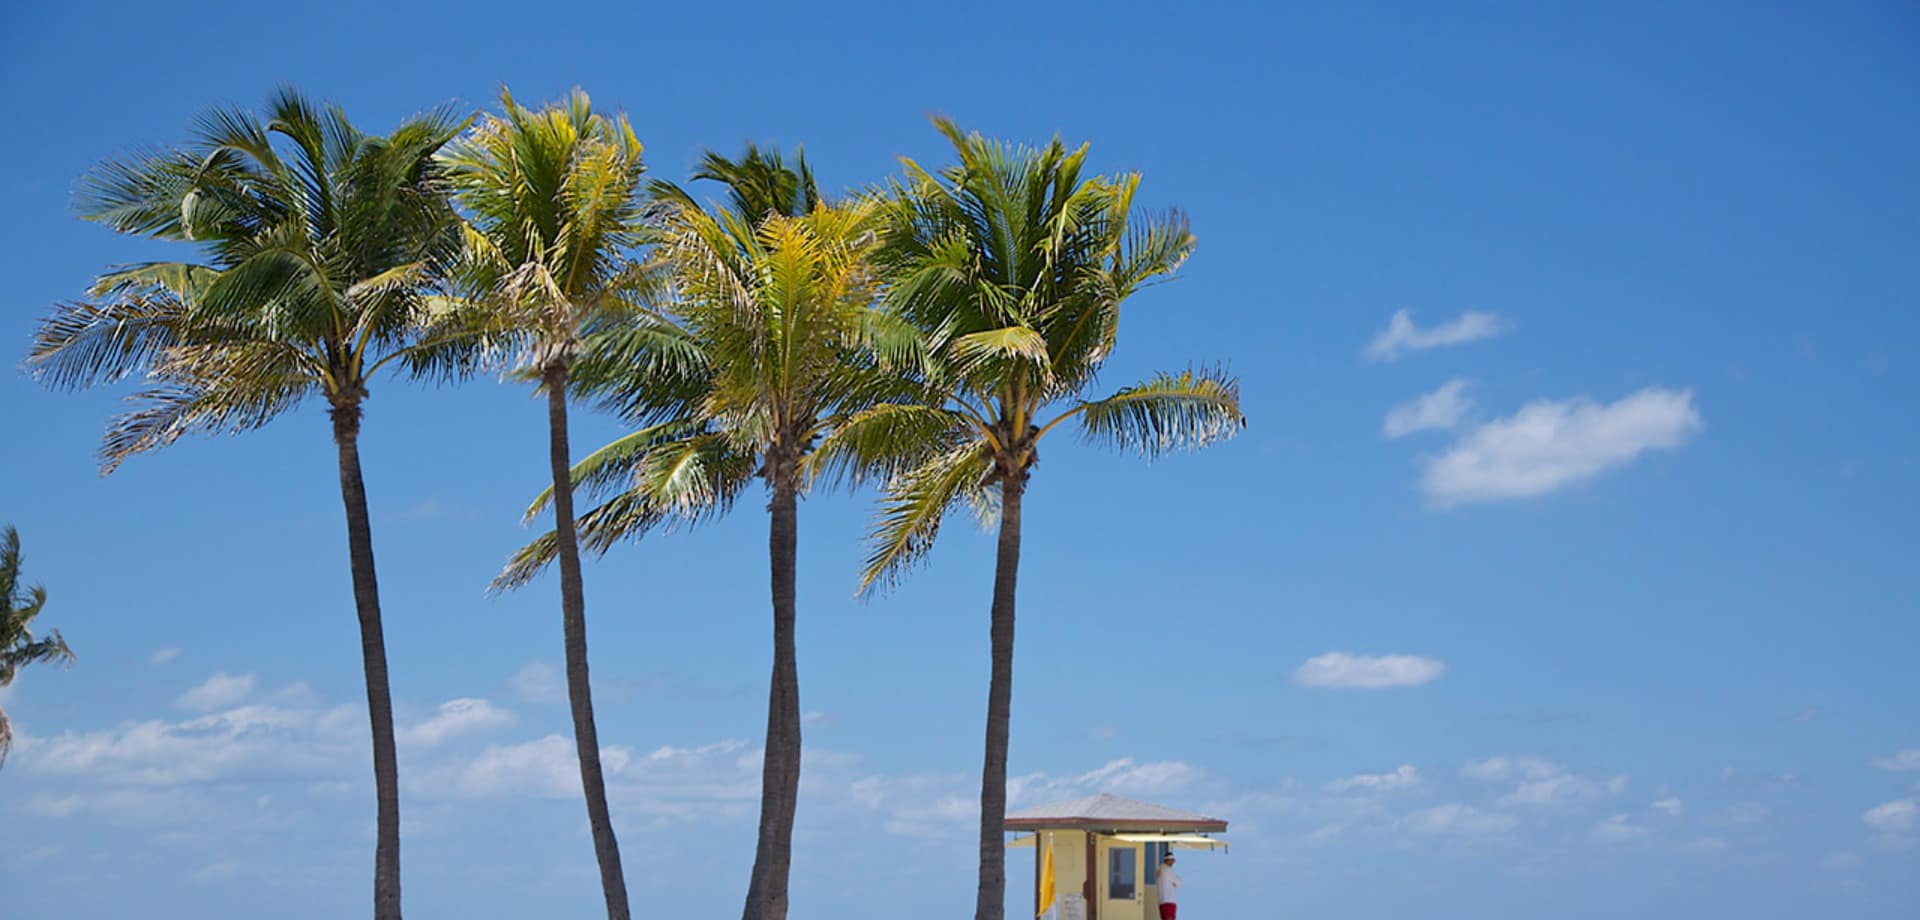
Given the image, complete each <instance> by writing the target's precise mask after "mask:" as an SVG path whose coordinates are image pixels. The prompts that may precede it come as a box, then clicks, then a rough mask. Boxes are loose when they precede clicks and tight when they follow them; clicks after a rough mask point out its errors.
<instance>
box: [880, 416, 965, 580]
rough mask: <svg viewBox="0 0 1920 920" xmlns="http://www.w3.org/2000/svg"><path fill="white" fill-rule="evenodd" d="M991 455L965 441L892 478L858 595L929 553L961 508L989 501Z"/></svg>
mask: <svg viewBox="0 0 1920 920" xmlns="http://www.w3.org/2000/svg"><path fill="white" fill-rule="evenodd" d="M993 468H994V465H993V455H992V452H991V450H990V449H989V448H988V447H987V446H986V444H985V443H983V442H981V441H972V440H970V441H967V442H965V443H962V444H960V445H958V446H956V447H953V448H951V449H949V450H947V451H946V452H944V453H942V454H940V455H938V456H936V457H934V458H932V459H930V460H927V461H926V462H924V463H922V464H920V465H919V466H916V467H914V468H913V469H911V470H908V471H907V472H905V473H902V474H900V475H899V476H897V477H895V478H894V480H893V481H892V482H891V483H889V484H888V485H887V488H886V491H885V493H884V495H883V496H882V498H881V500H880V510H879V514H878V517H877V519H876V521H875V523H874V527H873V531H872V533H871V535H870V536H869V538H868V547H869V548H868V552H867V560H866V565H865V567H864V568H863V569H862V571H861V574H860V590H861V591H862V592H865V591H867V590H869V589H871V588H872V587H873V586H874V585H875V584H880V583H888V582H891V581H893V580H894V579H897V578H898V577H899V576H900V575H901V574H903V573H904V572H905V570H906V569H908V568H910V567H911V566H912V565H913V563H914V562H916V561H918V560H919V559H920V558H921V557H922V556H924V555H926V552H927V551H928V550H930V549H932V548H933V542H934V538H935V537H937V536H939V533H940V522H941V521H942V520H944V519H945V518H946V516H947V513H948V512H949V511H951V510H952V509H953V508H954V507H955V506H957V505H959V504H961V503H963V502H971V503H974V504H976V505H979V504H980V503H983V502H986V501H988V499H986V498H985V496H984V493H987V492H990V491H991V489H990V488H989V486H990V483H989V477H990V476H992V474H993Z"/></svg>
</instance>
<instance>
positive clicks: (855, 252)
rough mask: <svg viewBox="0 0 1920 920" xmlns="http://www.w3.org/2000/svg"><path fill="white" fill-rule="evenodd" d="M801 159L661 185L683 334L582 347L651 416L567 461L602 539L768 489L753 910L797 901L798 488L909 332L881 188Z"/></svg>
mask: <svg viewBox="0 0 1920 920" xmlns="http://www.w3.org/2000/svg"><path fill="white" fill-rule="evenodd" d="M800 162H801V165H800V166H798V167H797V168H789V167H787V166H786V165H785V163H784V161H783V160H782V159H781V158H780V157H779V156H778V154H763V153H760V152H758V151H754V150H751V149H750V150H749V153H748V156H746V157H742V158H741V159H739V160H727V159H725V158H722V157H718V156H714V155H709V157H708V158H707V160H706V162H705V164H703V166H702V168H701V171H700V172H699V173H698V174H697V175H698V176H700V177H703V178H715V179H719V180H721V181H723V182H726V183H727V184H728V187H729V189H730V191H731V193H732V199H733V200H732V204H733V207H732V209H716V210H709V209H706V208H702V207H700V206H698V205H697V204H696V203H695V202H694V201H693V200H692V198H691V197H690V196H688V195H687V194H686V193H685V192H684V191H682V190H680V189H678V188H676V187H673V186H670V185H664V184H662V185H659V186H657V187H656V197H657V198H658V199H659V201H660V212H659V236H658V237H657V239H656V240H655V243H654V248H655V253H656V255H657V258H658V259H659V260H660V264H661V265H662V266H663V267H664V268H665V270H666V271H667V273H668V275H669V277H670V278H671V283H672V286H673V292H672V294H673V299H672V303H673V308H674V311H675V313H676V315H677V317H678V319H679V321H680V338H679V340H678V343H677V344H675V343H674V342H671V341H669V339H668V337H667V336H665V335H663V334H662V333H661V332H660V330H657V329H647V330H643V333H644V335H645V336H646V337H647V338H648V340H649V341H648V342H646V343H644V344H643V343H639V342H637V341H636V340H635V338H634V336H633V335H632V334H623V333H613V334H610V335H609V336H608V337H607V338H606V339H604V340H603V341H602V342H600V343H598V348H599V350H600V354H601V355H602V356H603V357H601V358H598V359H590V360H589V361H588V362H583V365H590V364H594V361H595V360H597V361H599V362H600V363H599V364H597V365H594V367H593V370H591V371H586V370H585V368H584V367H583V373H582V378H583V380H582V383H583V388H585V389H587V390H590V391H592V392H596V393H598V394H600V396H601V397H602V399H604V400H605V401H606V402H607V403H608V404H609V405H612V406H613V407H615V408H616V409H618V410H620V411H621V412H623V414H625V415H627V416H628V417H629V418H631V419H633V420H635V421H636V422H650V424H645V425H644V427H641V428H640V429H639V430H638V431H636V432H635V433H633V434H631V435H628V436H626V437H624V438H621V439H620V440H618V441H615V442H614V443H612V444H609V445H607V446H606V447H603V448H601V449H600V450H599V451H596V452H594V453H593V454H592V455H590V456H588V457H586V458H585V459H583V460H581V462H580V463H578V464H576V465H575V466H574V469H573V482H574V483H575V484H576V486H579V487H583V488H586V489H588V490H589V491H592V492H594V493H595V494H597V495H602V496H607V497H606V499H605V501H604V502H603V503H602V504H600V505H599V506H598V507H596V508H594V509H593V510H591V511H588V512H587V513H586V514H585V515H583V516H582V518H581V521H580V527H581V533H582V538H583V539H584V540H585V541H586V543H587V545H588V546H589V547H590V548H593V549H597V550H604V549H605V548H607V547H609V546H611V545H612V544H613V543H615V542H618V541H620V540H622V539H627V538H633V537H637V536H640V535H641V534H643V533H645V532H646V531H647V530H649V529H651V528H652V527H654V526H656V525H659V524H661V523H663V522H669V521H673V520H687V519H694V520H697V519H700V518H703V517H706V516H710V515H713V514H718V513H721V512H723V511H725V510H726V509H727V508H728V507H729V506H730V505H731V504H732V502H733V500H734V499H735V498H737V497H738V496H739V494H740V493H741V492H742V491H743V490H744V489H745V488H746V486H747V484H748V483H749V482H750V481H751V480H752V479H754V478H758V479H759V480H761V481H762V482H763V483H765V485H766V487H767V490H768V492H769V493H770V495H771V498H770V501H769V503H768V505H767V510H768V515H769V518H770V527H769V534H768V555H769V563H770V576H771V578H770V587H771V593H772V601H773V639H774V642H773V646H774V655H773V673H772V675H771V678H770V681H769V689H768V700H767V739H766V750H765V754H764V757H763V762H762V771H761V801H760V832H759V838H758V843H757V846H756V849H755V854H754V865H753V873H752V876H751V877H750V879H749V882H748V889H747V899H746V903H745V907H744V910H743V913H742V916H743V917H744V918H746V920H783V918H785V917H786V915H787V907H788V898H787V890H788V875H789V867H790V864H791V859H792V840H793V824H794V814H795V806H796V804H797V801H798V796H799V788H800V747H801V737H800V683H799V667H798V662H797V658H796V654H795V625H796V623H795V621H796V606H797V604H796V599H795V592H794V571H795V565H796V558H797V550H798V533H799V510H798V505H799V498H800V496H801V495H802V494H804V493H805V492H806V491H807V490H808V488H809V487H810V486H811V485H812V484H813V483H814V482H815V480H816V479H818V478H819V477H821V476H829V475H840V474H843V473H851V472H853V471H852V470H850V469H846V468H844V464H836V463H834V462H833V461H832V460H831V459H830V458H825V457H823V456H822V455H820V454H819V453H818V447H819V445H820V444H821V443H823V439H824V438H827V437H830V435H831V432H832V430H833V427H834V425H835V424H837V422H838V420H839V419H840V418H841V417H843V416H844V415H845V414H846V413H847V412H849V411H852V410H853V409H855V408H856V407H858V406H859V405H862V404H864V403H867V402H872V401H873V400H874V399H875V398H876V394H879V393H883V392H888V391H887V390H886V387H887V384H888V381H890V380H892V379H894V377H893V376H892V375H890V374H889V373H887V372H886V371H884V370H883V369H882V368H881V367H880V364H879V359H878V358H877V357H876V355H880V354H886V353H887V349H888V347H889V346H890V345H891V346H900V345H902V344H903V343H905V342H907V341H909V340H910V339H909V338H908V334H909V333H910V332H911V330H910V329H907V328H906V327H904V326H902V325H900V324H897V323H891V322H889V320H888V319H887V318H886V317H884V316H882V315H880V314H879V313H877V312H876V311H875V310H874V309H873V307H874V298H875V295H876V293H877V289H876V287H875V281H876V279H875V276H874V273H873V271H872V270H871V266H870V263H869V261H868V256H869V254H870V252H871V251H872V249H873V246H874V245H875V243H876V241H877V238H876V235H875V233H874V232H873V217H874V215H875V213H876V205H875V204H874V203H873V202H871V201H868V200H864V199H863V200H856V201H851V202H846V203H840V204H834V203H828V202H825V201H822V200H820V198H819V196H818V193H817V192H816V191H815V190H814V189H813V183H812V180H811V176H810V175H808V173H807V171H806V169H805V166H804V160H802V161H800ZM553 494H558V493H557V492H555V493H553ZM546 498H547V496H542V497H541V498H540V499H539V500H538V501H537V502H536V505H535V508H536V509H538V508H539V507H540V506H541V504H542V503H544V502H545V501H546ZM554 545H555V540H554V535H552V534H549V535H548V536H546V537H543V538H541V539H540V540H538V541H536V542H535V543H534V544H532V545H530V546H528V547H527V548H526V549H525V550H523V551H522V552H521V553H520V554H519V556H518V557H516V558H515V559H514V560H513V562H512V563H510V565H509V567H508V569H507V571H506V572H504V573H503V574H502V576H501V580H502V582H503V583H507V584H514V583H518V582H520V581H523V580H524V579H525V578H527V577H529V576H530V575H531V573H532V572H534V571H537V570H538V569H539V567H540V566H542V565H544V564H545V563H546V561H547V560H548V559H550V558H552V556H553V555H554Z"/></svg>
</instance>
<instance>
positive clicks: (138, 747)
mask: <svg viewBox="0 0 1920 920" xmlns="http://www.w3.org/2000/svg"><path fill="white" fill-rule="evenodd" d="M365 732H366V716H365V714H364V713H363V712H362V711H361V710H360V709H358V708H356V707H353V706H337V707H334V708H333V709H328V710H320V709H293V708H285V707H279V706H272V705H253V706H241V707H238V708H235V709H230V710H227V711H226V712H221V713H214V714H210V715H204V716H199V717H196V718H192V719H188V720H185V721H181V722H167V721H162V720H148V721H145V722H128V723H123V724H121V725H119V726H116V727H114V728H111V729H103V730H100V731H92V732H66V733H64V734H61V735H57V736H54V737H50V738H27V739H24V741H23V742H22V743H21V746H20V747H21V750H20V755H21V761H22V763H21V766H22V768H23V769H26V770H30V771H33V772H39V773H50V774H62V775H81V776H91V777H95V778H99V779H102V780H105V781H108V782H113V783H121V784H127V785H139V786H169V785H178V784H182V783H201V782H211V781H216V780H222V779H231V778H237V777H242V776H306V775H314V774H324V773H330V772H334V771H337V770H339V769H341V768H342V767H343V766H344V765H346V764H349V763H352V762H353V761H354V760H355V758H356V756H357V755H358V753H359V752H360V751H361V750H362V749H363V748H364V746H365V744H366V735H365Z"/></svg>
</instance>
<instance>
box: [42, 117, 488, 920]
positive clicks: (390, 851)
mask: <svg viewBox="0 0 1920 920" xmlns="http://www.w3.org/2000/svg"><path fill="white" fill-rule="evenodd" d="M464 127H465V125H464V123H463V122H462V121H461V120H460V119H458V118H456V117H454V116H453V115H452V114H451V113H450V112H447V111H444V110H443V111H436V112H432V113H428V114H425V115H421V116H416V117H414V118H412V119H409V120H407V121H406V122H404V123H402V124H401V125H400V126H399V127H398V128H397V129H395V130H394V131H393V133H392V134H389V135H387V136H386V137H375V136H371V135H367V134H363V133H361V132H360V131H359V130H358V129H356V128H355V127H354V126H353V125H352V123H351V122H349V121H348V120H347V117H346V115H345V113H343V112H342V111H341V110H340V109H339V107H337V106H333V105H327V106H316V105H314V104H313V103H311V102H309V101H308V100H307V99H306V98H304V97H303V96H301V95H299V94H298V93H296V92H293V91H291V90H281V91H279V92H277V93H275V94H274V95H273V96H272V97H271V99H270V100H269V101H268V104H267V111H266V113H265V117H264V118H262V117H260V116H257V115H255V114H253V113H251V112H247V111H244V110H238V109H219V110H215V111H212V112H210V113H209V114H207V115H206V116H204V117H202V118H201V119H200V120H199V121H198V122H197V123H196V125H195V130H194V139H193V142H192V143H191V144H190V145H189V146H187V147H186V148H184V149H167V150H162V151H160V152H157V153H153V154H150V155H146V156H140V157H136V158H132V159H126V160H113V161H108V162H106V163H103V164H102V165H100V166H99V167H97V168H95V169H94V170H93V171H92V172H91V173H89V174H88V176H87V177H86V178H85V179H84V180H83V182H82V186H81V189H80V192H79V194H78V201H77V204H78V208H79V210H80V213H81V215H82V216H84V217H86V218H89V219H92V220H97V221H100V222H101V223H104V224H106V225H108V226H110V227H113V228H114V229H115V230H118V231H120V232H122V233H128V234H134V235H139V236H146V237H151V238H155V239H161V240H174V241H182V242H191V243H194V244H196V245H197V246H198V248H199V250H200V252H201V254H202V255H203V257H204V258H205V260H206V261H205V262H204V263H186V262H162V263H148V264H141V265H134V266H129V267H122V268H118V269H115V270H112V271H110V272H108V273H107V274H105V275H103V276H102V277H101V278H100V280H99V282H98V283H97V284H96V285H95V286H94V288H93V290H92V292H91V296H90V297H89V298H88V299H86V300H82V301H77V302H71V303H65V304H61V305H59V306H58V307H57V308H56V310H55V312H54V314H53V315H52V316H51V317H50V318H48V319H47V320H45V321H44V322H43V323H42V324H41V326H40V328H39V330H38V332H37V334H36V336H35V341H34V347H33V351H32V353H31V355H30V356H29V358H28V367H29V369H30V370H31V371H32V372H33V373H34V374H35V375H36V376H38V377H39V378H40V379H41V380H43V381H45V382H47V383H48V384H50V385H53V386H56V387H62V388H77V387H84V386H89V385H92V384H96V383H101V382H106V381H111V380H116V379H119V378H122V377H125V376H127V375H132V374H137V375H140V376H141V377H142V379H143V380H144V382H145V383H146V385H147V386H146V388H145V389H143V390H141V391H140V392H139V393H137V394H135V395H134V397H132V398H133V401H134V402H135V404H136V408H135V409H134V410H133V411H131V412H128V413H126V414H124V415H121V416H119V417H117V418H116V419H115V420H114V421H113V422H112V423H111V424H110V425H109V427H108V430H107V434H106V437H105V440H104V442H103V445H102V448H101V456H102V460H103V472H112V471H113V469H114V468H116V467H117V466H118V465H119V464H120V463H121V462H122V461H124V460H125V459H127V458H128V457H130V456H132V455H134V454H137V453H141V452H144V451H149V450H154V449H157V448H160V447H164V446H166V445H167V444H170V443H172V442H174V441H175V440H178V439H179V438H181V437H183V436H185V435H188V434H193V433H215V432H240V431H248V430H252V429H254V428H258V427H260V426H262V425H264V424H266V423H267V422H268V421H269V420H271V419H273V418H276V417H278V416H279V415H281V414H282V413H284V412H287V411H289V410H291V409H293V408H295V407H296V406H298V405H300V404H301V403H302V402H304V401H305V400H307V399H308V398H310V397H315V396H318V397H320V398H321V399H324V400H325V402H326V405H327V413H328V417H329V418H330V420H331V421H332V426H333V440H334V444H335V446H336V448H337V453H338V461H339V468H340V497H341V501H342V503H343V505H344V506H345V510H346V519H347V547H348V558H349V563H350V566H351V570H352V573H353V598H354V606H355V608H356V611H357V613H358V615H359V621H360V651H361V658H362V662H363V664H364V666H365V670H366V682H367V714H368V717H369V723H370V728H371V730H372V735H373V775H374V783H375V786H376V789H377V799H378V822H377V826H378V843H377V845H376V848H375V856H374V882H373V900H374V916H375V917H376V918H380V920H388V918H395V920H397V918H398V917H399V916H400V810H399V790H400V786H399V766H398V762H397V759H396V755H395V752H394V733H393V705H392V700H391V696H390V694H389V691H388V684H387V654H386V642H385V639H384V637H383V635H382V631H381V623H380V595H379V587H378V584H377V582H376V579H375V574H374V561H373V533H372V528H371V526H370V525H369V523H368V519H367V495H366V485H365V482H364V480H363V479H362V477H361V472H360V454H359V436H360V420H361V407H362V404H363V403H364V402H365V400H366V399H367V396H368V393H369V383H370V381H371V380H372V379H373V378H374V377H375V376H376V375H377V374H378V373H379V372H380V371H381V370H382V369H383V368H386V367H387V366H389V365H391V364H394V363H395V362H403V361H406V360H408V359H410V358H411V357H413V356H414V353H415V352H416V351H417V350H418V349H420V348H421V347H423V346H425V345H427V344H430V343H426V342H423V341H422V338H421V331H420V330H421V329H422V328H423V327H424V325H425V321H426V320H427V318H428V317H429V315H430V314H431V313H432V312H433V311H434V310H435V309H436V306H435V305H436V301H435V299H434V298H433V297H432V296H430V295H431V290H432V286H433V284H434V281H435V278H436V276H437V275H438V274H439V273H440V271H441V269H442V268H443V267H444V265H445V264H446V263H447V262H448V260H449V259H450V258H451V257H452V255H453V253H454V252H456V251H457V250H458V247H459V232H458V220H457V219H456V218H455V217H454V215H453V212H452V209H451V207H450V206H449V205H448V203H447V197H446V191H445V188H444V179H443V177H442V176H441V170H440V166H439V164H438V163H437V162H436V161H435V158H434V157H435V154H436V153H437V152H438V151H439V150H440V148H441V147H442V146H443V145H445V144H446V143H447V142H449V141H450V140H452V139H453V138H454V137H455V136H456V135H458V134H459V133H460V131H461V130H462V129H463V128H464Z"/></svg>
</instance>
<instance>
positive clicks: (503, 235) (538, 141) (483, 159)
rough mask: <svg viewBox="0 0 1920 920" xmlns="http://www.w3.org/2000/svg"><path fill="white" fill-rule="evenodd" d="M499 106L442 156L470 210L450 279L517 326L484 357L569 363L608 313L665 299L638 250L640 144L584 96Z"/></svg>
mask: <svg viewBox="0 0 1920 920" xmlns="http://www.w3.org/2000/svg"><path fill="white" fill-rule="evenodd" d="M500 107H501V111H500V113H499V114H488V115H484V116H482V117H481V118H480V119H479V121H478V122H477V123H476V124H475V126H474V128H473V130H472V131H471V132H470V133H469V134H468V135H467V136H466V137H464V138H462V139H461V140H460V141H459V142H457V143H455V144H453V145H451V146H450V147H449V148H447V150H446V151H445V152H444V153H443V154H442V156H441V158H440V162H441V164H442V165H443V167H444V168H445V170H446V173H447V177H448V183H449V185H450V186H451V187H452V188H453V190H454V194H455V197H456V200H457V201H458V203H459V205H460V207H461V208H462V209H464V211H465V212H466V214H467V221H466V224H465V226H464V228H463V236H464V241H465V245H464V247H463V249H462V251H461V255H460V258H459V259H458V260H457V262H456V270H455V271H454V273H453V277H454V280H455V283H456V285H457V286H458V287H459V288H460V290H461V292H462V296H463V297H465V298H466V299H468V300H469V301H471V302H473V303H474V304H476V305H477V306H478V307H479V308H482V309H485V310H488V311H492V312H494V313H496V314H498V315H499V320H498V323H497V325H499V326H502V327H517V330H518V333H519V334H518V335H517V336H516V337H513V338H511V339H499V340H496V344H498V345H501V346H505V347H503V348H500V349H496V350H494V351H490V352H488V354H491V355H499V356H502V357H503V358H506V359H509V360H518V361H519V362H520V363H522V364H526V365H538V366H545V365H547V364H550V363H553V362H559V363H561V364H566V363H568V362H570V361H571V360H572V359H573V357H574V356H575V355H576V354H577V353H578V351H579V343H580V339H581V338H582V337H583V336H584V335H585V334H586V333H587V332H588V330H590V329H592V328H595V327H597V326H600V325H604V324H606V317H607V316H608V315H609V314H610V313H623V312H628V311H631V310H634V309H636V308H638V307H639V306H640V305H644V304H647V303H649V302H651V301H653V300H657V299H658V289H659V286H660V282H659V280H658V278H657V274H658V273H657V272H655V271H652V270H650V269H651V265H650V263H648V262H645V261H642V260H638V259H635V258H634V257H633V256H632V255H631V250H633V249H634V248H635V247H636V246H637V245H638V244H639V243H640V242H641V240H642V237H643V234H644V226H643V224H642V221H641V218H642V216H643V213H644V202H643V200H642V198H641V195H640V190H641V177H642V175H643V173H644V172H645V169H646V167H645V165H644V164H643V162H642V159H641V152H642V148H641V144H640V141H639V140H638V138H637V137H635V135H634V132H633V127H632V125H631V124H629V123H628V121H627V119H626V118H625V117H624V116H610V115H605V114H601V113H598V112H596V111H595V110H594V108H593V104H592V100H591V99H589V98H588V96H587V94H586V93H585V92H583V91H581V90H579V89H575V90H574V91H573V92H572V93H571V94H569V96H568V97H567V98H566V99H564V100H562V101H561V102H558V103H554V104H552V105H548V106H546V107H544V108H540V109H530V108H527V107H524V106H522V105H520V104H519V103H517V102H515V101H514V98H513V96H512V94H511V93H509V92H505V91H503V92H502V93H501V97H500Z"/></svg>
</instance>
